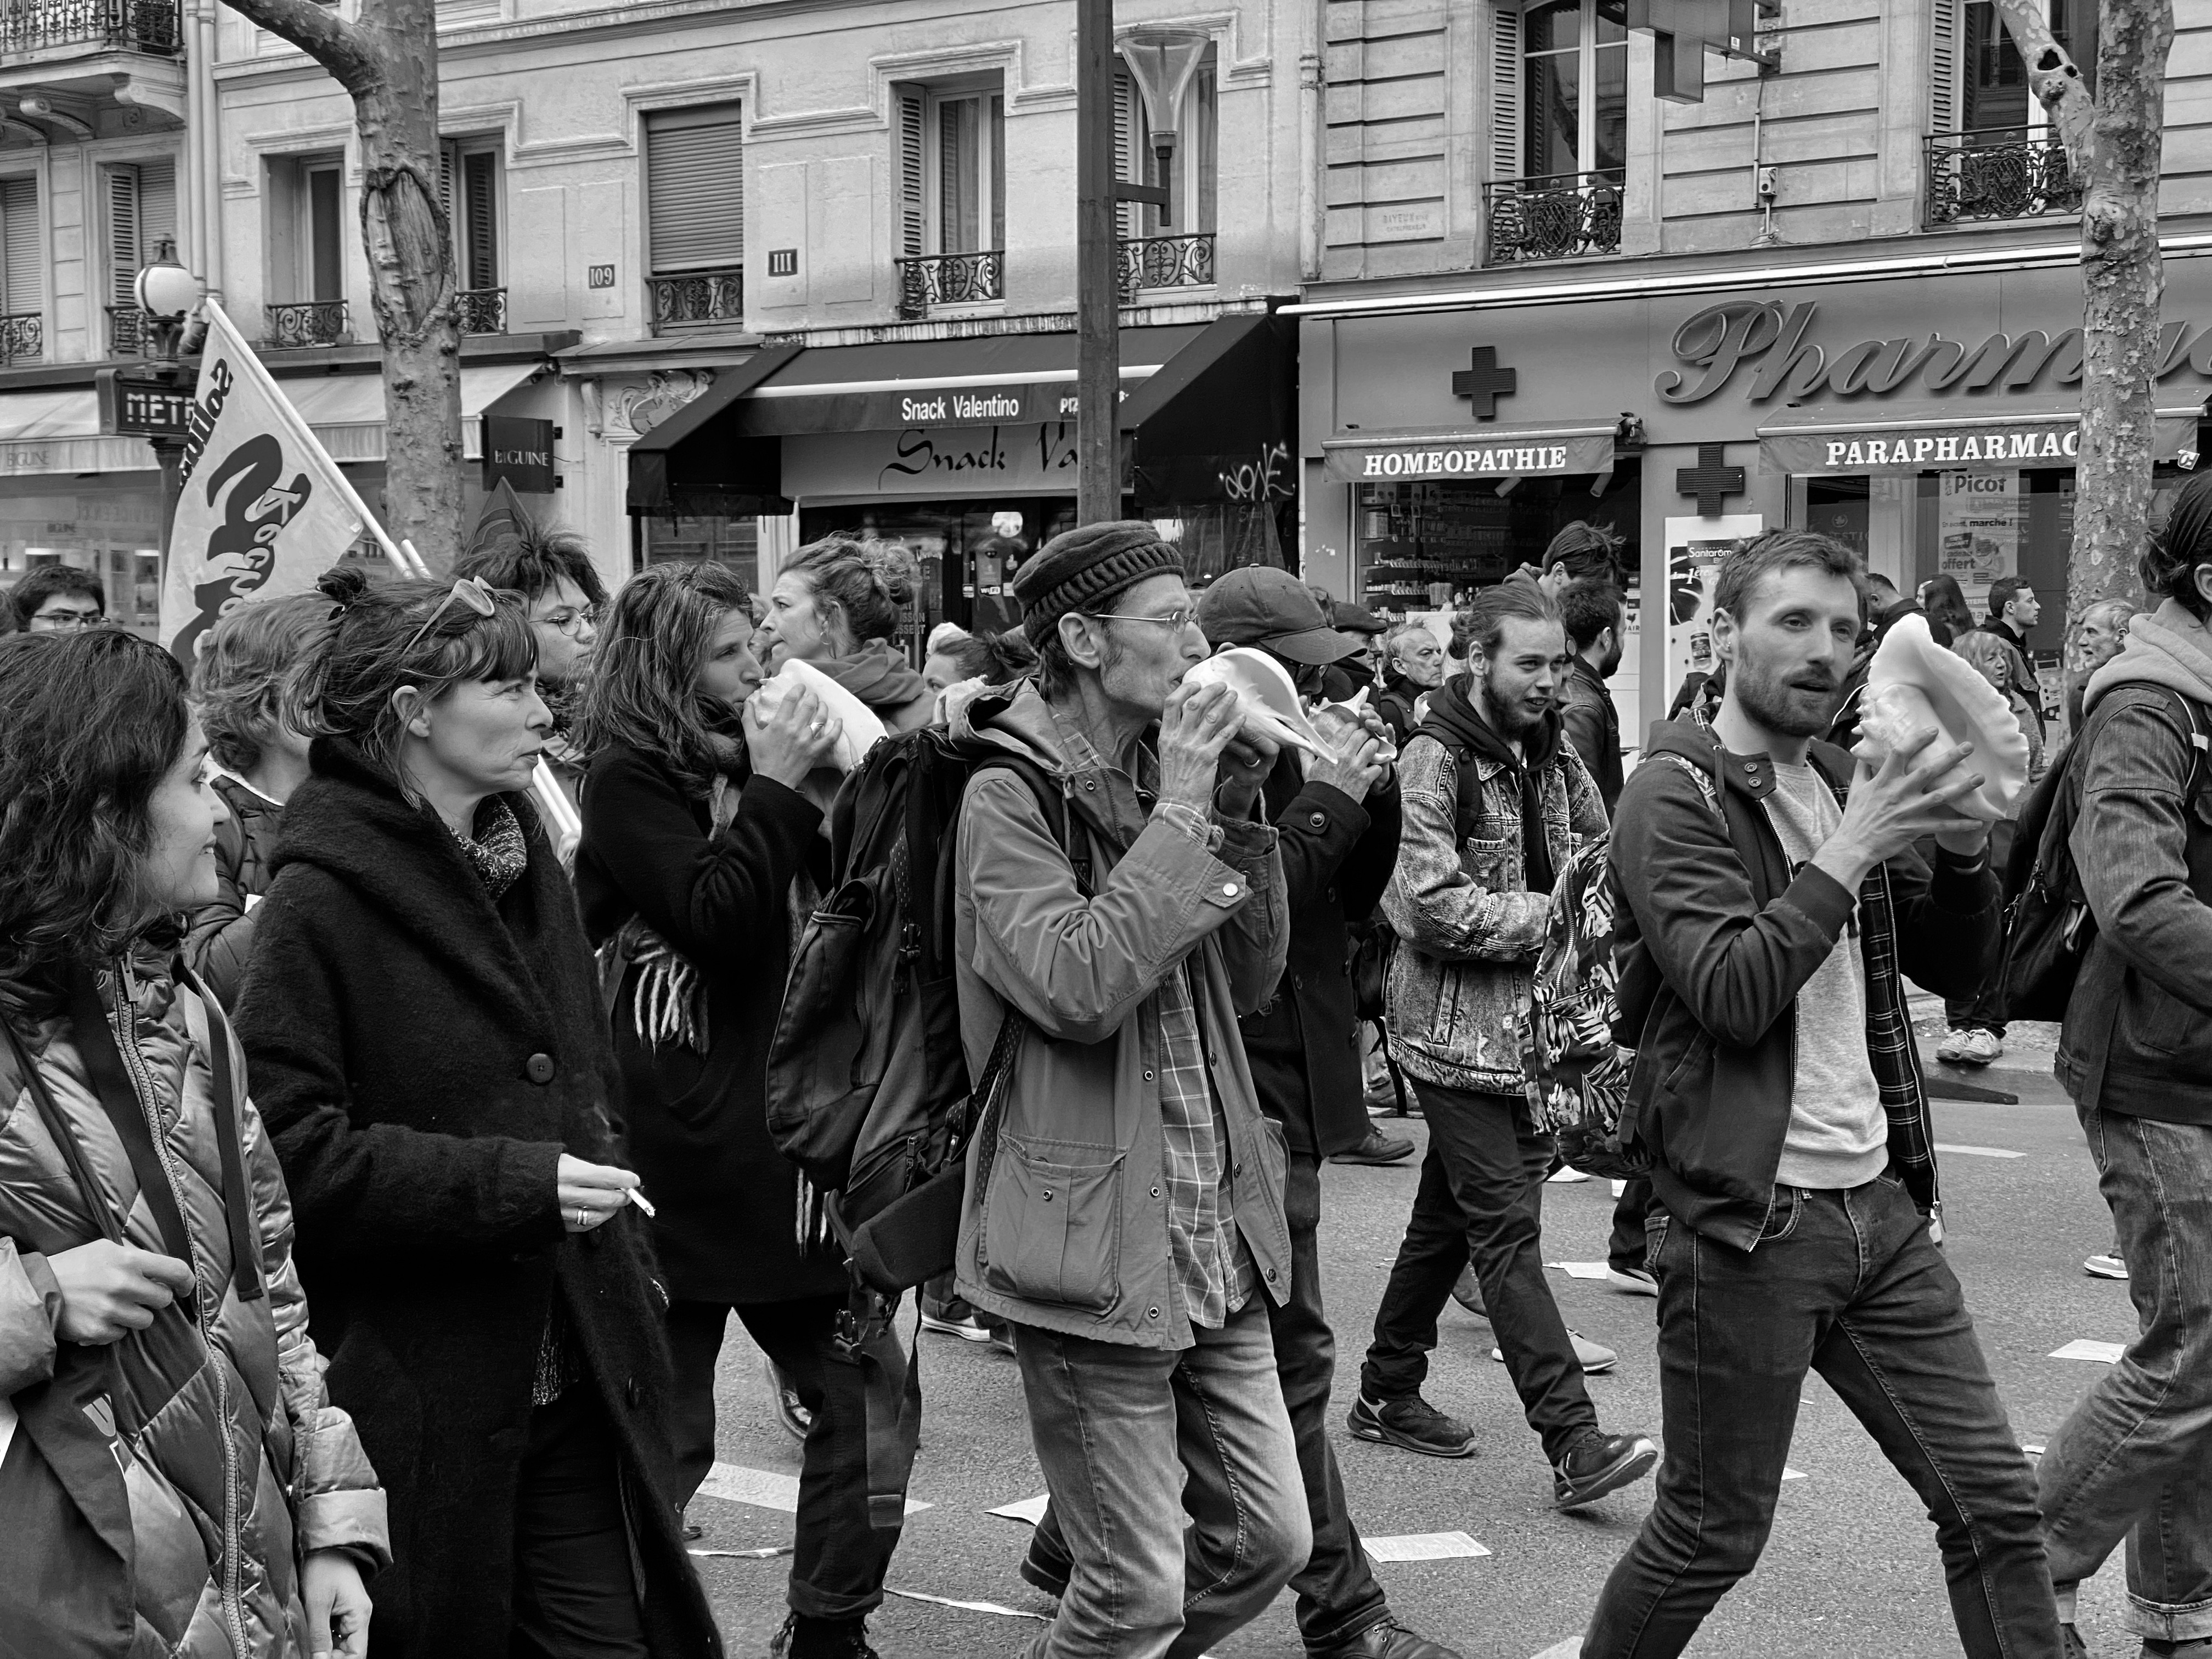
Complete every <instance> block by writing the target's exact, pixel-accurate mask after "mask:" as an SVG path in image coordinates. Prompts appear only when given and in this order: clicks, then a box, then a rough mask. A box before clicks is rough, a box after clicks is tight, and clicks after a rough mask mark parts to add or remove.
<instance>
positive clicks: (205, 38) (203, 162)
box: [189, 0, 224, 301]
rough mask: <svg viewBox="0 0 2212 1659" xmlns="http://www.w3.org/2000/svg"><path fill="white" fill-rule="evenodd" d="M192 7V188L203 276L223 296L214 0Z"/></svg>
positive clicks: (211, 289) (212, 291) (197, 0)
mask: <svg viewBox="0 0 2212 1659" xmlns="http://www.w3.org/2000/svg"><path fill="white" fill-rule="evenodd" d="M189 3H190V4H191V8H192V13H193V15H192V52H191V66H190V67H191V77H192V91H193V94H195V96H196V98H197V102H198V106H199V120H198V122H197V125H198V127H199V129H200V140H199V168H198V171H197V176H196V178H195V179H194V182H193V188H194V190H195V191H197V194H198V196H199V202H200V215H199V216H200V227H201V231H200V235H201V251H200V260H201V269H200V280H201V281H202V282H204V283H206V284H207V291H208V292H209V293H210V294H211V295H214V296H215V298H216V300H217V301H221V300H222V298H223V297H224V295H223V283H222V275H223V257H222V256H223V244H222V105H221V103H220V101H219V100H218V97H217V94H216V85H215V54H216V15H215V0H189Z"/></svg>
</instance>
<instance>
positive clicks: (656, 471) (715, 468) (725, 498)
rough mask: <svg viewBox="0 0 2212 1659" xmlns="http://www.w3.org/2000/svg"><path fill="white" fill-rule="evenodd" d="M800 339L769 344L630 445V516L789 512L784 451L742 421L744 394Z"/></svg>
mask: <svg viewBox="0 0 2212 1659" xmlns="http://www.w3.org/2000/svg"><path fill="white" fill-rule="evenodd" d="M800 349H801V348H799V347H798V346H795V345H783V346H769V347H768V348H766V349H763V350H761V351H757V352H755V353H754V354H753V355H752V356H750V357H748V358H746V359H745V360H744V362H741V363H738V364H737V365H736V366H735V367H733V368H726V369H722V370H720V371H719V372H718V373H717V374H715V376H714V385H712V386H708V388H707V390H706V391H704V392H701V393H700V394H699V395H698V396H697V397H696V398H693V399H692V400H691V401H690V403H688V404H684V407H683V408H681V409H679V410H677V411H676V412H675V413H674V414H673V415H671V416H669V417H668V418H667V419H666V420H665V421H663V422H661V423H660V424H659V425H658V426H656V427H654V428H653V429H652V430H651V431H650V432H647V434H645V435H644V436H642V437H641V438H639V439H638V440H637V441H635V443H633V444H632V445H630V447H629V512H630V516H631V517H633V518H641V519H660V518H699V517H708V516H725V517H732V518H744V517H746V516H748V515H755V514H775V513H788V512H790V511H791V503H790V502H789V501H786V500H785V499H784V497H783V494H782V489H783V483H782V477H781V470H782V465H783V452H782V449H781V447H780V446H779V445H778V444H777V443H776V442H775V440H773V439H768V440H762V439H757V438H752V437H749V436H747V435H745V434H744V432H743V431H742V430H741V429H740V428H739V426H738V415H739V414H740V413H741V412H742V411H743V410H744V401H743V400H744V397H745V394H746V393H748V392H750V391H752V389H753V388H754V387H755V386H758V385H759V384H760V383H761V382H762V381H763V380H766V379H767V378H768V377H769V375H771V374H775V372H776V370H778V369H780V368H783V367H784V366H785V365H786V364H787V363H788V362H791V360H792V359H793V358H794V357H796V356H799V351H800Z"/></svg>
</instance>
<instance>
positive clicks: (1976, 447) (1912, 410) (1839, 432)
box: [1759, 400, 2204, 477]
mask: <svg viewBox="0 0 2212 1659" xmlns="http://www.w3.org/2000/svg"><path fill="white" fill-rule="evenodd" d="M2203 414H2204V405H2203V402H2202V400H2200V401H2198V402H2197V403H2195V404H2189V405H2187V406H2185V407H2178V408H2171V409H2160V410H2157V411H2156V416H2157V430H2156V432H2155V434H2154V444H2155V453H2156V457H2157V459H2160V460H2162V461H2170V460H2176V459H2182V458H2185V457H2186V458H2191V459H2193V458H2194V457H2195V455H2196V453H2197V422H2198V421H2199V420H2200V419H2202V418H2203ZM2080 447H2081V410H2080V408H2079V406H2078V405H2069V404H2058V403H2046V404H2041V405H2038V404H2033V403H2029V404H2027V406H2026V407H2021V404H2019V403H2018V402H2015V401H2009V400H2008V402H2007V403H2005V404H1998V405H1996V406H1995V407H1992V408H1989V409H1986V410H1978V409H1972V408H1962V407H1960V404H1957V403H1955V402H1948V403H1945V402H1932V401H1931V402H1921V403H1894V404H1826V405H1808V407H1806V408H1804V409H1802V410H1798V411H1796V414H1795V415H1794V416H1791V417H1790V418H1788V419H1785V420H1778V421H1775V422H1771V423H1770V424H1768V425H1765V426H1763V427H1761V428H1759V470H1760V471H1764V472H1782V473H1795V474H1798V475H1801V476H1802V475H1808V474H1809V475H1812V476H1814V477H1820V476H1826V475H1835V474H1856V473H1874V472H1881V473H1915V472H1923V471H1991V470H1996V469H2002V470H2005V471H2012V470H2015V469H2017V468H2021V467H2042V466H2054V467H2063V466H2072V465H2074V464H2075V458H2076V456H2077V455H2078V453H2079V452H2080Z"/></svg>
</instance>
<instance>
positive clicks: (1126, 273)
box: [1121, 230, 1213, 305]
mask: <svg viewBox="0 0 2212 1659" xmlns="http://www.w3.org/2000/svg"><path fill="white" fill-rule="evenodd" d="M1212 285H1213V233H1212V231H1210V230H1208V231H1200V232H1198V233H1196V234H1192V235H1189V236H1143V237H1133V238H1127V239H1125V240H1123V241H1122V243H1121V302H1122V303H1123V304H1124V305H1129V304H1133V303H1134V302H1135V301H1136V298H1137V295H1139V293H1141V292H1143V291H1144V290H1145V289H1148V288H1211V287H1212Z"/></svg>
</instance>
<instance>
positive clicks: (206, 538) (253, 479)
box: [161, 300, 404, 668]
mask: <svg viewBox="0 0 2212 1659" xmlns="http://www.w3.org/2000/svg"><path fill="white" fill-rule="evenodd" d="M205 303H206V308H207V319H208V334H207V345H206V347H205V349H204V352H203V354H202V356H201V357H200V378H199V384H198V386H197V388H196V389H195V391H194V393H193V402H192V407H191V412H190V414H189V416H187V423H186V434H185V458H184V465H183V493H182V495H180V496H179V499H178V501H177V517H176V525H175V527H174V529H173V530H172V531H171V532H170V535H169V549H168V553H169V559H168V571H167V579H166V580H165V581H164V583H163V586H162V589H161V643H162V644H163V645H165V646H167V647H168V648H169V650H171V651H172V652H173V653H175V654H176V656H177V659H178V660H179V661H180V662H182V663H184V664H185V666H186V667H187V668H189V667H190V666H191V662H192V659H193V656H194V654H195V653H197V650H198V649H199V641H200V639H201V637H202V636H203V635H205V634H206V632H207V631H208V629H210V628H212V627H214V626H215V625H216V623H218V622H220V621H222V618H223V617H227V616H228V615H229V614H230V613H231V612H232V611H236V610H237V609H238V608H239V607H240V606H241V605H252V604H254V603H256V602H258V601H259V600H262V599H283V598H284V597H285V596H287V595H289V594H293V593H305V592H308V591H310V590H311V589H312V588H313V586H314V585H315V579H316V578H317V577H318V576H320V575H321V574H323V572H324V571H325V570H327V569H329V568H330V567H331V565H333V564H335V563H337V561H338V560H339V558H340V557H342V556H343V555H344V553H345V550H347V549H348V548H349V547H350V546H352V545H353V544H354V542H355V541H356V539H357V538H359V537H360V536H361V534H362V532H363V531H367V532H369V533H370V534H372V535H374V536H375V537H376V538H377V539H378V540H379V541H380V542H383V541H385V540H386V538H385V535H384V532H383V529H382V528H381V526H378V525H377V524H376V523H375V522H374V520H372V519H371V518H370V517H369V514H368V509H367V507H364V506H363V505H362V501H361V497H360V496H359V495H356V494H355V492H354V489H353V486H352V485H351V484H349V483H347V482H346V479H345V476H344V474H343V473H341V472H340V471H338V467H337V462H335V461H333V460H332V459H331V458H330V456H329V455H328V454H327V453H325V451H324V449H323V447H322V445H321V444H319V443H318V442H317V441H315V436H314V434H313V433H312V432H311V431H309V430H308V428H307V422H305V421H303V420H301V418H300V414H299V411H298V410H295V409H294V408H293V407H292V405H291V404H290V403H289V401H288V400H287V399H286V398H285V396H284V394H283V392H281V391H279V390H278V389H277V386H276V380H274V379H273V378H272V377H271V376H270V373H269V371H268V369H267V368H264V367H263V365H262V362H261V360H260V359H259V358H258V357H257V356H254V355H253V351H252V348H251V347H250V346H248V345H247V344H246V342H245V340H244V339H243V338H241V337H240V335H239V332H238V330H237V328H236V327H235V326H234V325H233V324H232V323H231V320H230V319H229V318H228V317H227V316H225V315H224V314H223V312H222V307H220V306H218V305H217V304H216V303H215V301H212V300H210V301H206V302H205ZM387 551H390V549H389V546H388V544H387ZM392 559H393V561H394V562H400V560H399V556H398V554H397V553H396V552H394V553H392ZM403 568H404V564H403Z"/></svg>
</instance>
